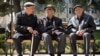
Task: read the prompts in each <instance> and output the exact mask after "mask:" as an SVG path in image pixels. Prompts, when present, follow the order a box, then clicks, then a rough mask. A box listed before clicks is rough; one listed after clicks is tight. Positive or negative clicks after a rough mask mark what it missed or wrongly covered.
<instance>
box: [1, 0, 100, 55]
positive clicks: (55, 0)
mask: <svg viewBox="0 0 100 56" xmlns="http://www.w3.org/2000/svg"><path fill="white" fill-rule="evenodd" d="M27 1H31V2H34V3H35V4H36V12H35V14H36V15H37V16H38V18H39V17H42V16H43V15H44V7H45V6H46V5H47V4H53V5H54V7H55V8H56V13H55V16H58V17H60V18H61V19H62V21H63V22H69V20H70V18H71V17H72V16H73V15H74V13H73V6H74V5H76V4H81V5H83V7H84V8H85V12H86V13H88V14H90V15H92V16H93V18H94V22H95V24H96V28H97V29H96V31H95V33H94V35H95V39H96V44H95V47H96V54H100V0H0V54H4V53H5V49H6V48H8V50H7V52H8V53H10V50H11V51H12V49H13V44H12V45H11V46H12V48H11V49H10V44H6V35H5V33H4V31H5V29H6V27H7V23H8V22H11V23H13V22H14V20H15V14H16V13H17V12H19V11H22V10H23V8H24V3H25V2H27ZM9 20H10V21H9ZM11 28H13V26H11ZM11 35H12V34H11ZM11 37H12V36H11ZM6 45H7V47H6ZM77 46H78V53H83V45H82V44H79V45H77ZM54 47H55V48H56V47H57V45H56V44H54ZM23 50H24V53H25V54H28V53H30V44H29V43H24V44H23ZM65 50H66V52H65V53H71V48H70V44H66V48H65ZM90 51H91V50H90ZM39 52H40V53H45V48H44V46H43V42H41V44H40V47H39ZM91 52H92V51H91ZM14 53H16V50H14Z"/></svg>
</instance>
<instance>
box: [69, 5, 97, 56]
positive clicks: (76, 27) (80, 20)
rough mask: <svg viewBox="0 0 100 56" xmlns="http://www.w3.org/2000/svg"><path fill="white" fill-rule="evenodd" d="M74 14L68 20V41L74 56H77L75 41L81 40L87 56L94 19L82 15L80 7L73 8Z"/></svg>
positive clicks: (94, 27) (84, 14) (82, 11)
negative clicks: (69, 28)
mask: <svg viewBox="0 0 100 56" xmlns="http://www.w3.org/2000/svg"><path fill="white" fill-rule="evenodd" d="M74 13H75V14H76V15H75V16H73V17H72V18H71V19H70V22H69V27H70V26H71V30H70V41H71V47H72V50H73V54H74V56H77V49H76V39H77V38H83V40H84V47H85V49H84V50H85V56H89V55H88V54H89V44H90V38H91V37H92V36H93V34H92V33H93V32H94V31H95V29H96V25H95V23H94V19H93V17H92V16H90V15H88V14H86V13H84V9H83V7H82V6H81V5H76V6H75V7H74Z"/></svg>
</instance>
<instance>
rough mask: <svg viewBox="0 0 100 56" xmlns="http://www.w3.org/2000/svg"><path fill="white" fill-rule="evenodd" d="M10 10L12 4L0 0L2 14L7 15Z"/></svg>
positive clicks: (0, 14)
mask: <svg viewBox="0 0 100 56" xmlns="http://www.w3.org/2000/svg"><path fill="white" fill-rule="evenodd" d="M9 12H10V5H9V4H8V3H6V2H4V1H3V0H0V16H5V15H7V14H8V13H9Z"/></svg>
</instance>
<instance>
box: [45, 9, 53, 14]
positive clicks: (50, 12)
mask: <svg viewBox="0 0 100 56" xmlns="http://www.w3.org/2000/svg"><path fill="white" fill-rule="evenodd" d="M45 12H46V14H47V16H51V15H53V14H54V10H53V9H52V8H46V9H45Z"/></svg>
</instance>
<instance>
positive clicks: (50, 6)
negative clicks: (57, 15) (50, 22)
mask: <svg viewBox="0 0 100 56" xmlns="http://www.w3.org/2000/svg"><path fill="white" fill-rule="evenodd" d="M46 8H52V9H53V10H54V11H55V8H54V6H53V5H51V4H48V5H47V6H46V7H45V8H44V10H45V9H46Z"/></svg>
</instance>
